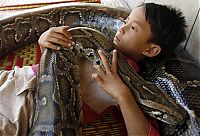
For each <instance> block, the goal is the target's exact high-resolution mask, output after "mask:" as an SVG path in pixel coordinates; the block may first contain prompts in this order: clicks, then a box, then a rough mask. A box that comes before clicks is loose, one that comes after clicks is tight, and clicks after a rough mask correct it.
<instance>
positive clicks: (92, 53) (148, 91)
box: [0, 4, 200, 136]
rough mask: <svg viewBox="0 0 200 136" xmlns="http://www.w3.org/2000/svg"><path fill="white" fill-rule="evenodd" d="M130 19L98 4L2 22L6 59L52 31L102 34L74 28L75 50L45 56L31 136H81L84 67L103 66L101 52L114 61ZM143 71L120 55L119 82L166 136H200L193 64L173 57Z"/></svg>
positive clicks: (1, 48)
mask: <svg viewBox="0 0 200 136" xmlns="http://www.w3.org/2000/svg"><path fill="white" fill-rule="evenodd" d="M128 14H129V11H126V10H122V9H115V8H110V7H105V6H102V5H98V4H66V5H55V6H49V7H46V8H39V9H36V10H30V12H26V13H22V14H19V15H16V16H13V17H9V18H6V19H3V20H1V21H0V31H1V33H0V52H1V53H0V57H1V58H3V56H5V55H6V54H8V53H9V52H11V51H13V50H15V49H17V48H20V46H25V45H27V44H30V43H33V42H37V40H38V38H39V36H40V35H41V34H42V33H43V32H44V31H46V30H47V29H49V28H50V27H54V26H62V25H69V26H71V27H77V26H87V27H91V28H95V29H96V30H99V31H96V30H94V29H89V28H85V27H84V28H72V29H71V30H70V32H71V33H72V35H73V38H74V39H75V42H76V46H75V48H74V49H73V50H69V49H63V48H62V49H61V51H57V52H55V51H52V50H47V51H45V52H44V53H43V56H42V58H41V62H40V69H39V74H38V90H37V94H36V96H35V100H36V106H35V109H34V110H35V114H34V122H33V126H32V128H31V130H30V132H29V133H30V135H69V136H71V135H81V134H82V132H81V125H82V110H81V106H82V98H81V84H80V76H79V72H80V71H81V66H80V64H81V62H88V63H89V65H91V64H94V63H101V62H100V60H99V58H98V55H97V53H96V51H97V50H98V49H102V50H104V53H105V54H106V55H107V57H108V58H110V57H111V55H110V52H111V51H112V50H113V49H114V48H116V47H115V46H114V44H113V43H112V42H111V41H110V39H112V38H113V36H114V34H115V32H116V30H117V29H118V28H119V27H120V25H121V23H122V21H121V19H124V18H126V17H127V15H128ZM108 37H109V38H108ZM144 68H146V70H143V71H142V73H141V75H142V76H143V77H141V76H139V75H138V74H137V73H135V71H134V70H133V69H132V68H131V67H130V66H129V65H128V63H127V62H126V61H125V60H124V58H123V56H122V55H121V54H119V58H118V72H119V75H120V77H121V78H122V80H123V81H124V82H125V83H126V84H127V86H128V87H129V88H130V90H131V91H132V94H133V95H134V97H135V99H136V100H137V102H138V104H139V106H140V107H141V108H142V109H143V111H144V112H145V113H147V114H148V115H150V116H152V117H155V118H157V119H158V120H160V128H161V133H162V135H199V134H200V130H199V128H200V126H199V125H200V120H199V117H200V115H199V113H200V109H199V104H200V77H199V75H200V68H199V66H198V65H196V64H195V63H194V62H193V61H190V60H189V59H188V58H184V57H182V56H181V57H177V56H171V57H169V59H165V60H163V61H162V60H161V61H158V62H157V61H156V60H154V61H152V60H147V61H144ZM44 69H45V70H44ZM90 76H91V75H90ZM88 77H89V76H88ZM144 79H146V80H144ZM148 81H150V82H148ZM47 90H48V91H47Z"/></svg>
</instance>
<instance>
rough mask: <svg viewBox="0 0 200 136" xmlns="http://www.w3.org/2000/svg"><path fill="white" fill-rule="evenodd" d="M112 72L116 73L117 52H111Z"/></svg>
mask: <svg viewBox="0 0 200 136" xmlns="http://www.w3.org/2000/svg"><path fill="white" fill-rule="evenodd" d="M112 71H113V72H117V50H113V57H112Z"/></svg>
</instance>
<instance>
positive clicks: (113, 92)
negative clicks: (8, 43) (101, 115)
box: [0, 3, 186, 136]
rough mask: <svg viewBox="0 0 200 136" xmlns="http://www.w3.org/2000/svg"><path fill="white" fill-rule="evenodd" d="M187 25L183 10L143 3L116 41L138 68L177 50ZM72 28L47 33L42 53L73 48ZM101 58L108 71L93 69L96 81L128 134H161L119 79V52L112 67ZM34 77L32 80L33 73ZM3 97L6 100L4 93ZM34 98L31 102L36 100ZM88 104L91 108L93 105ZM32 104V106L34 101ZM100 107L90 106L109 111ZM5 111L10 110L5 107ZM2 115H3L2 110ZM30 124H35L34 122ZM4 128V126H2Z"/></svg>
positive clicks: (40, 42)
mask: <svg viewBox="0 0 200 136" xmlns="http://www.w3.org/2000/svg"><path fill="white" fill-rule="evenodd" d="M185 26H186V25H185V19H184V17H183V16H182V13H181V12H180V11H177V10H175V9H173V8H169V7H166V6H161V5H157V4H153V3H148V4H143V5H141V6H138V7H137V8H135V9H133V10H132V12H131V14H130V15H129V16H128V18H127V19H126V20H125V21H124V24H123V25H122V26H121V28H120V29H119V30H118V31H117V33H116V35H115V38H114V40H113V42H114V43H115V44H116V46H117V47H118V48H119V50H120V52H122V53H123V54H124V55H125V57H126V58H128V59H129V60H131V61H130V62H131V64H132V65H134V67H135V68H137V63H138V62H140V61H141V60H142V59H144V58H146V57H157V56H159V57H162V56H164V55H166V54H167V53H170V51H172V50H173V49H174V48H176V47H177V45H178V44H180V43H181V42H182V41H183V40H184V39H185V38H186V35H185V29H184V28H185ZM68 28H69V27H66V26H62V27H55V28H51V29H49V30H48V31H46V32H44V33H43V34H42V35H41V37H40V39H39V41H38V43H39V45H40V46H41V51H43V50H44V48H52V49H55V50H59V49H60V47H59V46H57V45H60V46H66V47H69V48H73V44H74V42H73V39H72V38H71V35H70V33H69V32H68V31H67V29H68ZM99 55H100V58H101V59H102V62H103V66H104V68H102V67H101V66H99V65H94V66H93V68H94V69H95V70H96V72H94V73H93V74H92V78H93V79H94V80H95V81H96V82H97V84H98V85H99V86H100V87H101V88H102V89H103V90H104V91H105V92H106V93H107V94H108V95H110V96H111V97H112V98H113V99H114V100H116V102H117V104H118V105H119V107H120V109H121V112H122V115H123V117H124V121H125V124H126V128H127V132H128V135H129V136H132V135H159V133H158V130H156V128H155V127H154V126H153V125H152V123H151V122H150V121H149V120H148V119H147V117H146V116H145V115H144V114H143V112H142V111H141V110H140V108H139V107H138V105H137V103H136V102H135V100H134V97H133V96H132V94H131V92H130V90H129V88H128V87H127V86H126V85H125V84H124V83H123V82H122V81H121V79H120V77H119V76H118V74H117V70H116V69H117V52H116V50H114V51H113V59H112V66H111V67H110V66H109V64H108V61H107V58H106V57H105V55H104V54H103V53H102V51H99ZM32 69H33V70H34V71H37V70H35V67H32ZM29 70H30V69H29ZM30 77H32V74H31V76H30ZM31 80H32V78H30V79H29V81H31ZM33 82H34V81H33ZM26 94H28V93H26ZM89 95H92V94H89ZM28 96H29V95H28ZM0 97H2V95H1V94H0ZM29 97H31V95H30V96H29ZM86 97H87V96H86ZM31 98H32V97H31ZM31 98H30V100H31V101H32V99H31ZM83 99H84V98H83ZM95 100H96V99H95ZM99 100H100V99H99ZM96 101H97V100H96ZM86 103H87V101H86ZM87 104H88V105H89V103H87ZM109 104H110V103H108V104H107V106H109ZM28 105H29V106H30V107H32V106H31V104H30V102H29V103H28ZM0 106H1V104H0ZM30 107H28V106H27V107H25V108H23V110H24V111H26V110H25V109H26V108H29V110H30V109H31V108H30ZM96 107H97V106H95V104H94V105H91V104H90V108H91V109H94V110H95V111H102V110H104V108H106V107H100V108H101V109H95V108H96ZM4 109H6V108H5V107H4ZM31 112H32V111H29V112H28V114H26V116H28V115H29V116H30V117H27V120H26V122H28V119H30V118H31V117H32V114H31ZM0 113H1V114H2V111H1V108H0ZM2 115H3V114H2ZM4 115H5V114H4ZM0 119H1V118H0ZM8 119H9V118H8ZM11 119H12V118H11ZM4 120H5V119H4ZM28 123H30V124H31V121H29V122H28ZM28 123H26V124H28ZM20 127H21V126H20ZM1 129H2V127H0V130H1ZM17 130H18V129H17ZM17 130H16V131H17ZM25 130H26V129H25ZM13 133H14V132H13ZM18 134H20V133H18ZM24 134H25V133H24Z"/></svg>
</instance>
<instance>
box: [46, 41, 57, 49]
mask: <svg viewBox="0 0 200 136" xmlns="http://www.w3.org/2000/svg"><path fill="white" fill-rule="evenodd" d="M43 46H44V47H46V48H50V49H53V50H60V47H59V46H57V45H54V44H52V43H50V42H45V43H44V45H43Z"/></svg>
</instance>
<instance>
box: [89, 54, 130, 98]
mask: <svg viewBox="0 0 200 136" xmlns="http://www.w3.org/2000/svg"><path fill="white" fill-rule="evenodd" d="M98 53H99V56H100V58H101V60H102V63H103V66H104V69H105V70H104V69H103V68H102V67H101V66H100V65H93V68H94V69H96V70H97V73H93V74H92V78H93V79H95V80H96V82H97V84H98V85H99V86H100V87H101V88H102V89H103V90H104V91H105V92H106V93H108V94H109V95H111V96H113V97H114V98H115V99H117V101H119V100H120V98H123V97H126V96H127V94H128V95H129V93H130V91H129V88H128V87H127V86H126V85H125V84H124V83H123V82H122V80H121V79H120V77H119V75H118V73H117V51H116V50H113V58H112V66H111V67H110V66H109V61H108V59H107V58H106V56H105V55H104V54H103V52H102V51H99V52H98Z"/></svg>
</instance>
